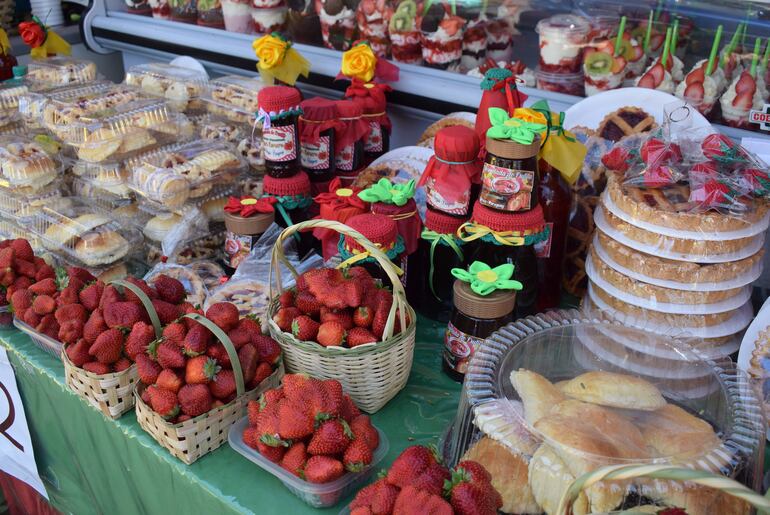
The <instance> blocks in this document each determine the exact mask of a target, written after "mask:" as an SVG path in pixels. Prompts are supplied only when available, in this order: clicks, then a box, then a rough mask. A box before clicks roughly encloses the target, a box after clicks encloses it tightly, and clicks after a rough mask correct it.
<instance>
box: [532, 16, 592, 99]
mask: <svg viewBox="0 0 770 515" xmlns="http://www.w3.org/2000/svg"><path fill="white" fill-rule="evenodd" d="M535 31H536V32H537V33H538V35H539V36H540V38H539V39H540V68H541V69H543V70H545V71H548V72H557V73H575V72H578V71H580V67H581V66H582V58H583V48H584V47H585V45H586V44H587V43H588V36H589V33H590V31H591V24H590V23H589V21H588V20H587V19H585V18H583V17H582V16H575V15H574V14H556V15H554V16H551V17H550V18H546V19H543V20H540V21H539V22H538V24H537V27H535ZM538 87H539V86H538Z"/></svg>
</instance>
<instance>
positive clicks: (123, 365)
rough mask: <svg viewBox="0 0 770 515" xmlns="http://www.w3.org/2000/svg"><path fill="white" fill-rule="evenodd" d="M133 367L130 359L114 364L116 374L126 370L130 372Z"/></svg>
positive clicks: (120, 360)
mask: <svg viewBox="0 0 770 515" xmlns="http://www.w3.org/2000/svg"><path fill="white" fill-rule="evenodd" d="M130 367H131V360H130V359H128V358H120V359H119V360H117V361H116V362H115V363H113V364H112V369H113V370H114V371H115V372H123V371H124V370H128V369H129V368H130Z"/></svg>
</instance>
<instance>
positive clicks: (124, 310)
mask: <svg viewBox="0 0 770 515" xmlns="http://www.w3.org/2000/svg"><path fill="white" fill-rule="evenodd" d="M109 289H110V286H108V287H107V289H106V290H105V292H107V291H109ZM106 295H107V294H106V293H105V295H103V296H102V298H104V297H105V296H106ZM102 315H103V316H104V321H105V323H106V324H107V327H109V328H120V329H128V330H130V329H131V328H132V327H134V324H135V323H137V322H149V318H148V317H147V312H146V311H145V310H144V308H143V307H142V306H138V305H136V304H134V303H133V302H125V301H122V302H114V303H111V304H107V305H106V306H104V307H103V309H102Z"/></svg>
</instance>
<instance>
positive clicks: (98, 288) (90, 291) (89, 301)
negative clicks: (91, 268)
mask: <svg viewBox="0 0 770 515" xmlns="http://www.w3.org/2000/svg"><path fill="white" fill-rule="evenodd" d="M102 292H104V283H103V282H101V281H96V282H93V283H91V284H89V285H88V286H86V287H85V288H83V289H82V290H81V291H80V294H79V295H78V296H79V297H80V303H81V304H83V307H85V308H86V309H87V310H88V311H94V310H95V309H96V308H98V307H99V300H100V299H101V298H102Z"/></svg>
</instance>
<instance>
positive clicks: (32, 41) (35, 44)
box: [19, 16, 72, 59]
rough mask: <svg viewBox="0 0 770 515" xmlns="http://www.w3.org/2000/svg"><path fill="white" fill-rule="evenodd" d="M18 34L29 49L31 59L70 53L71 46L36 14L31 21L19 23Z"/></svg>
mask: <svg viewBox="0 0 770 515" xmlns="http://www.w3.org/2000/svg"><path fill="white" fill-rule="evenodd" d="M19 35H20V36H21V39H22V41H24V43H25V44H27V45H28V46H29V47H30V48H31V50H30V52H29V55H30V57H32V59H45V58H47V57H48V56H49V55H70V53H71V52H72V47H70V44H69V43H67V42H66V41H64V40H63V39H62V37H61V36H59V35H58V34H57V33H56V32H54V31H52V30H51V29H50V28H49V27H46V26H45V25H44V24H43V22H41V21H40V20H39V19H38V17H37V16H33V17H32V21H23V22H21V23H19Z"/></svg>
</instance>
